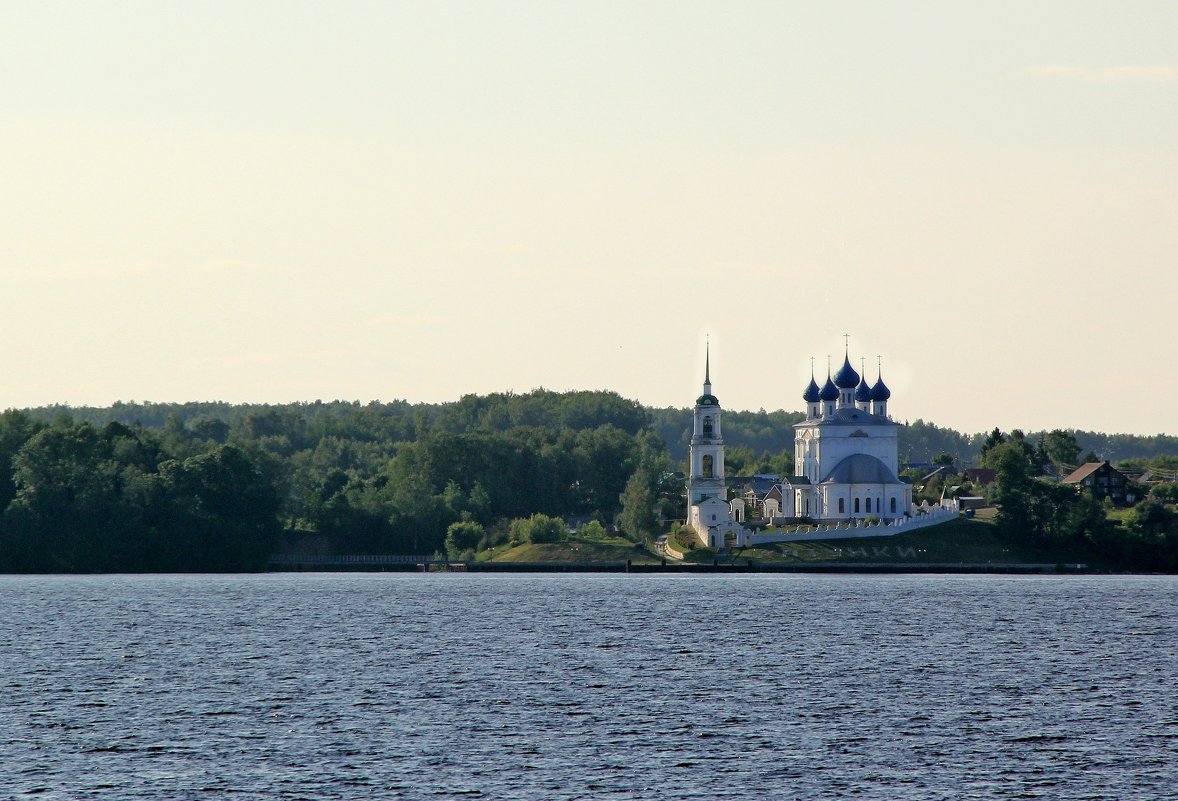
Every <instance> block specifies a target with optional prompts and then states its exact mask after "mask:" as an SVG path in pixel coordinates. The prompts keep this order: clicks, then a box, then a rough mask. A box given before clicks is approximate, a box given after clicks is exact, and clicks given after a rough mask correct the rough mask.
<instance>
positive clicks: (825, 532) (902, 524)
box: [745, 507, 957, 546]
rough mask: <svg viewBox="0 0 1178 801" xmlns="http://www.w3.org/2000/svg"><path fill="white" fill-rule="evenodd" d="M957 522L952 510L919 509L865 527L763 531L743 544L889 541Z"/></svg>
mask: <svg viewBox="0 0 1178 801" xmlns="http://www.w3.org/2000/svg"><path fill="white" fill-rule="evenodd" d="M955 519H957V510H956V509H954V508H941V507H932V508H930V509H928V510H927V511H925V510H923V509H920V510H917V512H916V514H915V515H914V516H912V517H901V518H899V519H897V520H894V521H891V520H888V521H880V522H878V523H867V522H865V521H863V520H848V521H847V522H846V523H836V524H834V525H823V526H810V527H806V526H797V527H795V528H793V530H792V532H791V530H790V527H788V526H786V527H783V528H780V529H777V530H776V531H763V532H761V533H760V534H749V535H748V536H747V537H746V538H745V544H746V545H749V546H754V545H764V544H766V543H770V542H807V541H814V540H819V541H821V540H849V539H854V538H857V537H893V536H895V535H896V534H903V533H904V532H906V531H915V530H917V529H920V528H927V527H929V526H935V525H937V524H938V523H945V522H947V521H949V520H955Z"/></svg>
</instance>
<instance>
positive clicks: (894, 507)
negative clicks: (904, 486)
mask: <svg viewBox="0 0 1178 801" xmlns="http://www.w3.org/2000/svg"><path fill="white" fill-rule="evenodd" d="M895 513H896V499H895V498H892V514H895Z"/></svg>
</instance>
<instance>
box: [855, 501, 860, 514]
mask: <svg viewBox="0 0 1178 801" xmlns="http://www.w3.org/2000/svg"><path fill="white" fill-rule="evenodd" d="M855 514H859V499H858V498H856V499H855Z"/></svg>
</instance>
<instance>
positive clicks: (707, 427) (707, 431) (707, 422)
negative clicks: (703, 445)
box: [704, 417, 712, 437]
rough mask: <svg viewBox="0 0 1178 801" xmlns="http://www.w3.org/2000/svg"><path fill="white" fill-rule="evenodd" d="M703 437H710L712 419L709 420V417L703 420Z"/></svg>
mask: <svg viewBox="0 0 1178 801" xmlns="http://www.w3.org/2000/svg"><path fill="white" fill-rule="evenodd" d="M704 436H705V437H710V436H712V418H710V417H705V418H704Z"/></svg>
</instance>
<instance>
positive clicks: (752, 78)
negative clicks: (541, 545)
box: [0, 0, 1178, 435]
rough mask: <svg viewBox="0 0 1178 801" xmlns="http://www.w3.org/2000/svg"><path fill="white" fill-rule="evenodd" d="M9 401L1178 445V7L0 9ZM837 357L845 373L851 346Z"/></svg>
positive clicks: (1, 268)
mask: <svg viewBox="0 0 1178 801" xmlns="http://www.w3.org/2000/svg"><path fill="white" fill-rule="evenodd" d="M0 76H3V77H2V79H0V337H2V341H3V347H2V348H0V408H9V407H16V408H20V407H28V406H39V405H45V404H52V403H67V404H72V405H108V404H110V403H112V402H114V401H116V400H123V401H132V400H138V401H157V402H165V401H180V402H182V401H189V400H224V401H230V402H275V403H278V402H290V401H313V400H316V399H322V400H332V399H344V400H361V401H368V400H385V401H388V400H394V399H405V400H409V401H413V402H418V401H429V402H443V401H450V400H456V399H458V398H459V397H461V396H462V395H465V394H469V393H478V394H483V393H488V392H501V391H514V392H517V393H522V392H527V391H530V390H532V389H535V388H538V387H544V388H547V389H552V390H572V389H588V390H593V389H608V390H613V391H616V392H618V393H620V394H621V395H623V396H625V397H628V398H633V399H635V400H638V401H640V402H641V403H643V404H647V405H651V406H680V407H683V406H689V405H691V403H693V401H694V398H695V397H696V395H698V394H699V389H700V383H701V382H702V379H703V354H704V347H705V345H704V343H705V338H707V339H709V340H710V343H711V365H712V380H713V384H714V390H715V393H716V394H717V395H718V396H719V398H720V400H721V402H722V403H723V404H724V406H725V407H726V408H730V409H758V408H764V409H767V410H772V409H779V408H780V409H786V410H802V409H803V401H802V399H801V393H802V390H803V388H804V387H805V384H806V383H807V382H808V380H809V377H810V370H811V364H812V362H811V358H813V359H814V360H815V361H814V362H813V363H814V364H815V365H816V367H815V369H816V371H817V373H818V375H819V382H820V383H821V380H822V379H823V378H824V375H825V370H826V364H827V359H828V356H829V357H830V358H831V359H832V360H833V364H834V367H835V368H836V369H837V367H838V366H839V365H840V364H841V362H842V358H843V353H844V342H845V341H849V353H850V356H851V358H852V362H853V363H854V364H855V365H856V367H858V365H859V363H860V361H859V360H860V359H861V358H862V359H864V360H865V363H866V364H867V373H868V375H869V379H870V380H874V378H875V375H876V366H877V364H882V369H883V375H884V379H885V381H886V382H887V383H888V384H889V386H890V387H891V389H892V400H891V402H890V405H889V411H890V412H891V414H892V415H893V417H895V418H896V419H898V420H901V421H903V420H916V419H923V420H926V421H930V422H934V423H936V424H937V425H941V426H948V427H952V428H956V429H958V430H961V431H965V432H977V431H983V430H989V429H991V428H993V427H995V426H998V427H1000V428H1002V429H1004V430H1009V429H1011V428H1022V429H1024V430H1026V431H1035V430H1041V429H1050V428H1077V429H1085V430H1097V431H1104V432H1108V433H1113V432H1127V433H1136V434H1146V435H1151V434H1157V433H1167V434H1178V413H1176V412H1175V411H1174V410H1175V409H1176V408H1178V406H1176V403H1175V401H1178V359H1176V358H1175V340H1176V339H1178V322H1176V321H1175V314H1174V309H1175V306H1176V304H1178V3H1173V2H1170V0H1163V1H1161V2H1133V1H1132V0H1127V1H1126V2H1120V3H1108V2H1086V1H1085V0H1066V1H1064V0H1059V1H1057V0H1041V2H1036V3H1025V2H1021V0H1020V2H1003V1H1001V0H999V1H997V2H988V3H977V2H952V1H941V2H931V1H930V2H881V1H878V0H877V1H876V2H837V3H814V2H786V1H784V0H779V1H777V2H732V3H712V2H708V3H704V2H688V1H687V0H679V1H678V2H637V1H635V2H609V1H606V0H601V1H600V2H598V1H596V0H595V1H594V2H559V1H557V0H544V1H543V2H497V1H496V0H482V1H481V2H430V3H426V2H403V3H398V2H349V0H336V1H335V2H331V3H327V2H319V3H307V2H297V1H296V0H282V1H281V2H266V1H265V0H251V2H248V3H242V2H240V1H239V0H234V2H216V1H214V0H207V1H205V2H200V3H158V2H113V1H112V0H96V1H95V2H92V3H85V4H79V3H75V2H54V1H53V0H37V1H36V2H32V1H29V2H24V1H23V0H12V1H11V2H6V3H3V4H0ZM844 335H848V340H844Z"/></svg>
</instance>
